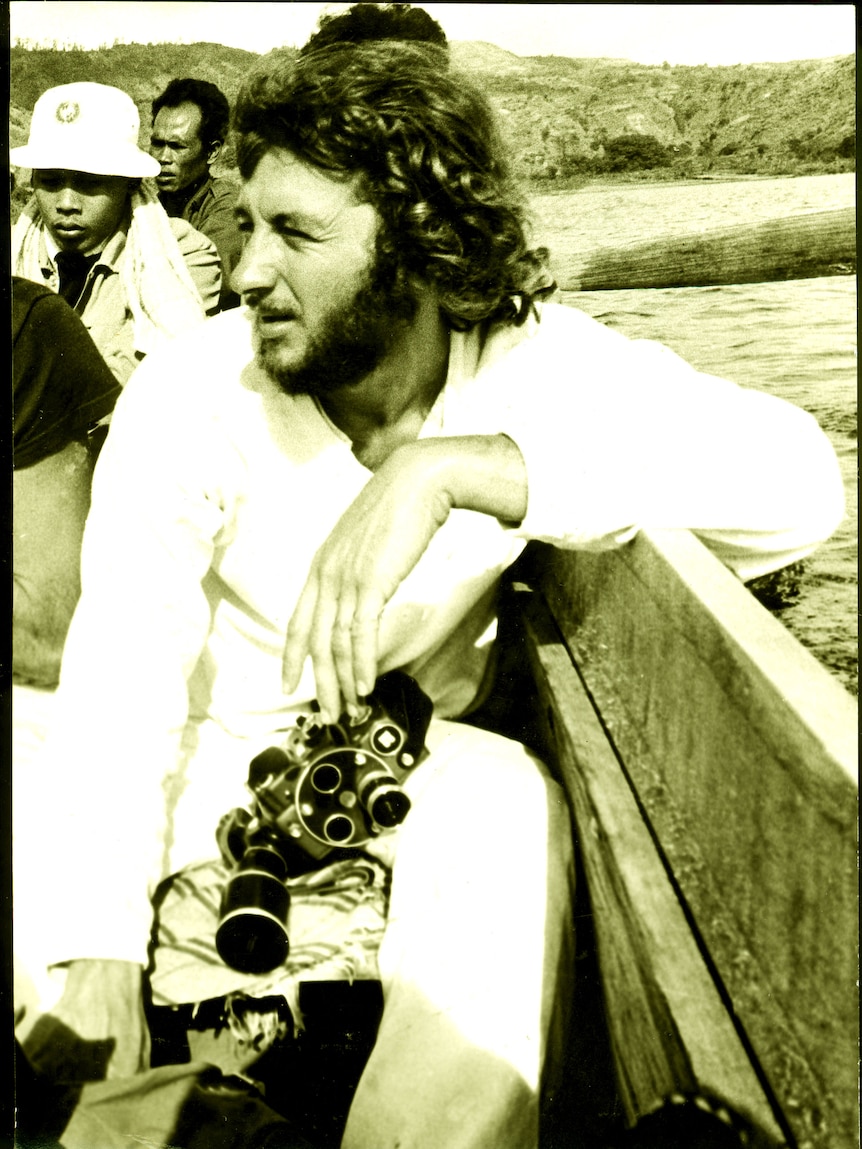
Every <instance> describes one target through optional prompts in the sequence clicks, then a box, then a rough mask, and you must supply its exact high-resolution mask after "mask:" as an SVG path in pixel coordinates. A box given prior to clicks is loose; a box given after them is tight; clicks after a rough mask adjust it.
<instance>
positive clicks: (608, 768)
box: [522, 595, 785, 1144]
mask: <svg viewBox="0 0 862 1149" xmlns="http://www.w3.org/2000/svg"><path fill="white" fill-rule="evenodd" d="M522 613H523V618H524V630H525V644H526V650H527V654H528V657H529V659H530V662H531V665H532V668H533V674H534V677H535V680H536V683H537V686H538V692H539V697H540V699H541V706H542V709H543V711H544V715H545V719H546V737H547V740H548V742H549V745H550V747H551V749H552V756H553V758H554V760H555V761H556V764H557V768H558V770H559V774H560V777H561V780H562V782H563V784H564V786H565V788H566V791H567V793H568V794H569V797H570V799H571V802H572V807H573V812H574V817H575V824H576V827H577V835H578V844H579V848H580V851H581V855H582V857H583V860H584V868H585V872H586V875H587V881H588V884H589V889H590V900H591V904H592V907H593V913H594V922H595V930H596V938H597V946H598V955H599V962H600V967H601V973H602V982H603V988H604V995H605V1001H606V1010H607V1017H608V1025H609V1029H610V1032H611V1037H612V1043H613V1048H614V1054H615V1060H616V1068H617V1078H618V1085H619V1090H620V1095H621V1099H622V1102H623V1105H624V1106H625V1109H626V1113H627V1116H628V1118H629V1120H630V1121H632V1122H634V1121H635V1120H636V1119H637V1118H638V1117H640V1116H643V1115H645V1114H647V1113H649V1112H650V1111H651V1110H653V1109H654V1108H656V1107H658V1106H659V1105H660V1104H661V1103H662V1102H663V1101H664V1099H665V1098H666V1097H668V1096H669V1095H670V1094H672V1093H674V1092H678V1091H692V1090H693V1091H697V1090H700V1091H708V1092H710V1093H712V1094H716V1095H718V1096H720V1097H722V1098H724V1099H725V1100H726V1101H727V1102H729V1103H730V1104H731V1105H733V1106H734V1108H735V1109H736V1110H737V1111H738V1112H740V1113H743V1114H745V1115H746V1116H747V1117H748V1118H749V1119H750V1120H752V1121H754V1122H755V1123H756V1124H757V1126H758V1127H759V1128H760V1129H761V1130H763V1131H764V1132H765V1133H766V1134H767V1135H768V1136H769V1138H770V1139H771V1141H772V1142H773V1143H775V1144H784V1143H785V1139H784V1137H783V1135H782V1132H781V1129H780V1127H779V1125H778V1124H777V1123H776V1121H775V1118H774V1115H773V1112H772V1108H771V1105H770V1102H769V1100H768V1099H767V1097H766V1095H765V1093H764V1091H763V1088H762V1086H761V1084H760V1083H759V1081H758V1078H757V1075H756V1072H755V1070H754V1069H753V1068H752V1064H751V1061H750V1058H749V1054H748V1052H747V1051H746V1049H745V1047H744V1044H743V1042H742V1041H741V1040H740V1036H739V1034H738V1033H737V1032H736V1029H735V1027H734V1025H733V1022H732V1019H731V1017H730V1015H729V1014H728V1012H727V1009H726V1006H725V1004H724V1003H723V1001H722V1000H721V996H720V994H719V991H718V989H717V987H716V985H715V982H714V981H713V978H712V975H711V973H710V971H709V969H708V966H707V964H706V962H705V961H704V958H703V956H702V955H701V953H700V951H699V948H698V944H697V939H696V937H695V936H694V934H693V933H692V931H691V928H690V926H689V924H688V922H687V920H686V916H685V911H684V908H683V906H682V905H681V903H680V900H679V898H678V896H677V894H676V891H675V890H674V887H673V884H672V881H671V879H670V877H669V875H668V873H667V871H666V868H665V865H664V862H663V860H662V858H661V855H660V852H659V850H658V849H657V847H656V844H655V842H654V841H653V839H652V836H651V834H650V830H649V827H648V825H647V824H646V822H645V821H644V818H643V815H642V813H641V811H640V809H639V808H638V805H637V802H636V800H635V796H634V794H633V793H632V790H631V787H630V785H629V783H628V780H627V778H626V776H625V773H624V771H623V770H622V768H621V766H620V763H619V761H618V759H617V757H616V754H615V753H614V750H613V747H612V746H611V744H610V743H609V741H608V740H607V737H606V735H605V732H604V730H603V729H602V726H601V723H600V721H599V718H598V716H597V714H596V712H595V710H594V709H593V706H592V703H591V702H590V699H589V696H588V695H587V692H586V690H585V688H584V685H583V683H582V681H581V679H580V677H579V675H578V673H577V671H576V669H575V668H574V666H573V664H572V661H571V659H570V657H569V655H568V652H567V651H566V649H565V647H564V646H563V645H562V644H561V643H560V642H559V638H558V635H557V634H556V633H555V631H554V628H553V623H552V620H551V619H550V616H549V615H548V614H547V611H546V609H545V608H544V604H543V603H541V602H540V601H539V598H538V596H537V595H526V596H524V595H522Z"/></svg>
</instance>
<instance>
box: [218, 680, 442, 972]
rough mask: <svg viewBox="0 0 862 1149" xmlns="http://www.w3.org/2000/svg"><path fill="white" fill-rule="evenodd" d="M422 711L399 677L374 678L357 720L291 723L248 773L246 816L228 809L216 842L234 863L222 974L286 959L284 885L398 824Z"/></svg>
mask: <svg viewBox="0 0 862 1149" xmlns="http://www.w3.org/2000/svg"><path fill="white" fill-rule="evenodd" d="M432 709H433V708H432V704H431V701H430V699H429V698H428V697H427V696H426V695H425V693H424V692H423V691H422V689H421V688H420V687H419V685H418V684H417V683H416V682H415V681H414V680H413V679H412V678H410V677H409V676H408V675H406V674H404V673H403V672H401V671H391V672H390V673H389V674H385V675H382V676H381V677H380V678H379V679H378V680H377V684H376V685H375V688H374V692H373V693H372V694H371V695H370V696H369V698H368V700H367V703H366V705H365V706H364V707H363V709H362V711H361V713H360V714H358V715H357V716H356V717H354V718H352V717H350V716H349V715H347V714H346V713H345V714H342V715H341V717H340V718H339V720H338V722H336V723H332V724H327V723H323V722H321V721H320V718H319V715H318V714H316V713H315V712H314V711H311V712H309V713H307V714H304V715H300V717H299V719H298V720H297V723H296V726H294V727H293V728H292V729H291V730H289V731H288V732H287V734H286V737H285V740H284V742H283V743H282V745H281V746H270V747H268V748H267V749H266V750H264V751H262V753H260V754H258V755H257V757H256V758H254V759H253V760H252V762H251V764H250V766H249V776H248V785H249V789H250V790H251V792H252V795H253V796H254V803H253V807H252V810H251V811H249V810H242V809H238V810H231V811H230V812H229V813H228V814H226V815H225V816H224V817H223V818H222V820H221V822H220V823H219V827H218V831H217V834H216V838H217V841H218V844H219V848H220V850H221V853H222V857H223V858H224V859H225V861H226V862H228V863H231V864H235V869H234V872H233V873H232V875H231V877H230V878H229V879H228V881H227V883H226V885H225V889H224V894H223V896H222V904H221V911H220V915H219V925H218V929H217V931H216V948H217V949H218V952H219V954H220V956H221V958H222V960H223V961H225V962H226V963H227V964H228V965H230V966H232V967H233V968H235V969H240V970H243V971H245V972H255V973H260V972H266V971H267V970H270V969H274V968H275V967H276V966H277V965H279V964H281V963H282V962H283V961H284V959H285V958H286V957H287V953H288V950H289V941H288V937H287V913H288V910H289V907H290V895H289V893H288V890H287V885H286V882H287V879H288V878H290V877H294V876H296V875H297V874H301V873H303V872H305V871H307V870H309V869H312V868H313V867H314V866H315V865H319V864H320V863H321V862H322V861H323V860H324V859H325V858H326V857H327V856H328V855H329V854H331V853H332V852H333V851H334V850H342V849H345V848H346V849H353V848H357V847H361V846H363V845H364V844H365V843H367V842H368V841H369V840H370V839H372V838H374V837H376V836H377V835H379V834H380V833H382V832H383V831H384V830H388V829H392V828H393V827H394V826H397V825H399V824H400V823H401V822H403V820H404V818H405V817H406V816H407V812H408V811H409V809H410V799H409V798H408V797H407V794H406V793H405V792H404V790H403V789H402V787H401V783H402V782H403V781H404V779H405V778H406V777H407V775H408V774H409V773H410V772H411V771H412V770H414V769H415V768H416V766H417V765H418V764H419V763H420V762H421V761H422V760H423V759H424V758H426V757H427V754H428V751H427V749H426V748H425V734H426V732H427V730H428V724H429V722H430V720H431V712H432Z"/></svg>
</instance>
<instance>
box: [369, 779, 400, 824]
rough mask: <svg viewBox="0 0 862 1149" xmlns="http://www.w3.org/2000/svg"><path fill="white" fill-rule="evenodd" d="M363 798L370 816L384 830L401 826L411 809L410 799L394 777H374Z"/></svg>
mask: <svg viewBox="0 0 862 1149" xmlns="http://www.w3.org/2000/svg"><path fill="white" fill-rule="evenodd" d="M361 798H362V804H363V806H364V807H365V809H366V810H367V811H368V816H369V817H370V818H371V820H372V821H373V822H376V823H377V825H378V826H382V827H383V829H384V830H391V829H392V827H393V826H399V825H400V824H401V823H402V822H403V821H404V819H405V818H406V817H407V812H408V810H409V809H410V799H409V798H408V797H407V795H406V794H405V793H404V791H403V790H402V789H401V787H400V786H399V785H398V783H397V782H396V781H395V780H394V779H393V778H388V777H383V778H373V779H372V780H371V781H370V782H369V783H368V785H367V786H366V787H365V789H364V790H363V791H362V794H361Z"/></svg>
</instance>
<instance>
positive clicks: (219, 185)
mask: <svg viewBox="0 0 862 1149" xmlns="http://www.w3.org/2000/svg"><path fill="white" fill-rule="evenodd" d="M238 195H239V184H238V183H237V182H236V181H235V180H234V179H232V178H231V177H230V176H224V175H218V176H210V178H209V179H208V180H207V182H206V184H205V185H204V189H203V195H201V196H199V197H196V202H195V201H193V203H192V205H191V208H192V211H191V214H190V216H189V218H190V219H192V220H194V219H197V220H198V222H202V221H203V220H205V219H206V218H207V216H210V215H215V214H221V213H225V212H230V213H232V212H233V207H234V204H235V203H236V200H237V196H238Z"/></svg>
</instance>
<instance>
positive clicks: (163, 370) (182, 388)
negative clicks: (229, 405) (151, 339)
mask: <svg viewBox="0 0 862 1149" xmlns="http://www.w3.org/2000/svg"><path fill="white" fill-rule="evenodd" d="M253 358H254V349H253V346H252V340H251V325H250V324H249V322H248V319H247V318H246V315H245V312H244V311H243V309H241V308H235V309H233V310H232V311H224V312H221V313H220V314H218V315H214V316H212V317H211V318H209V319H205V320H203V322H201V323H197V324H195V325H194V326H193V327H191V328H190V329H189V330H188V331H185V332H183V333H182V334H181V335H177V336H176V337H175V338H173V339H171V340H170V342H169V343H167V344H165V345H164V346H162V347H159V348H157V349H156V350H154V351H152V352H151V353H150V354H149V355H148V356H147V357H146V358H145V359H144V360H143V362H142V363H141V365H140V367H138V369H137V370H136V371H135V373H134V375H133V377H132V380H135V379H137V378H138V377H140V378H142V379H145V380H146V386H147V388H150V389H165V390H167V391H170V392H171V394H173V395H176V396H179V395H186V396H189V397H191V399H192V401H193V402H198V401H200V402H203V403H206V404H208V405H209V404H210V400H212V403H215V404H217V403H219V402H221V401H222V400H223V398H224V396H225V395H226V394H228V393H229V392H230V391H232V390H235V389H237V388H238V387H239V382H238V381H239V379H240V376H241V375H242V373H243V371H244V369H245V367H246V366H247V365H248V364H249V363H250V362H251V361H252V360H253ZM138 385H139V384H138ZM127 386H128V384H127Z"/></svg>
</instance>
